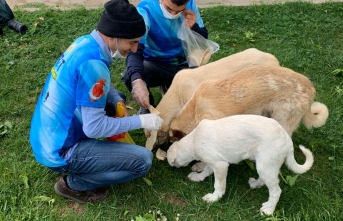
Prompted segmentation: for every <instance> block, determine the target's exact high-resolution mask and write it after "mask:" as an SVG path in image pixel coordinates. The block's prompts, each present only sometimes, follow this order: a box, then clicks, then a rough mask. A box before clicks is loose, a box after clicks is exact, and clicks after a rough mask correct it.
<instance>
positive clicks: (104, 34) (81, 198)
mask: <svg viewBox="0 0 343 221" xmlns="http://www.w3.org/2000/svg"><path fill="white" fill-rule="evenodd" d="M104 7H105V10H104V11H103V12H102V14H101V17H100V21H99V23H98V25H97V29H96V30H93V32H92V33H90V34H88V35H85V36H82V37H80V38H78V39H76V40H75V41H74V43H72V44H71V46H70V47H69V48H68V49H67V50H66V51H65V52H64V53H63V54H62V56H61V57H60V58H59V59H58V61H57V62H56V63H55V65H54V66H53V68H52V69H51V71H50V73H49V75H48V77H47V80H46V83H45V85H44V88H43V91H42V92H41V94H40V96H39V98H38V102H37V106H36V109H35V112H34V114H33V117H32V121H31V131H30V143H31V146H32V149H33V153H34V156H35V158H36V160H37V161H38V162H39V163H41V164H43V165H44V166H46V167H48V168H50V169H51V170H53V171H57V172H60V173H66V174H68V175H67V176H64V177H61V178H60V179H59V180H58V182H57V183H56V184H55V187H54V189H55V192H56V193H57V194H58V195H61V196H63V197H66V198H69V199H72V200H75V201H77V202H80V203H89V202H97V201H100V200H102V199H105V198H106V197H107V196H108V194H109V191H108V189H107V188H106V187H107V186H109V185H111V184H115V183H123V182H128V181H130V180H132V179H135V178H138V177H141V176H144V175H145V174H146V173H147V172H148V171H149V169H150V167H151V164H152V153H151V151H149V150H148V149H146V148H144V147H142V146H137V145H133V144H128V143H120V142H111V141H107V140H98V139H96V138H104V137H110V136H113V135H115V134H120V133H123V132H127V131H130V130H134V129H139V128H146V129H150V130H152V129H153V130H156V129H158V128H159V127H160V126H161V124H162V119H161V118H160V117H159V116H158V115H156V114H149V115H144V116H130V117H129V116H128V114H127V110H125V115H126V116H127V117H123V118H113V117H112V116H107V115H106V113H111V112H113V110H111V108H115V106H116V104H117V102H122V103H123V102H124V101H123V99H122V98H121V97H120V96H119V94H118V92H117V91H116V90H115V89H114V87H113V86H112V85H111V75H110V69H109V68H110V64H111V63H112V62H113V60H112V58H113V57H123V56H125V55H127V54H128V53H129V52H130V51H132V52H136V50H137V46H138V41H139V40H140V39H141V37H142V35H144V33H145V25H144V20H143V18H142V16H141V15H140V14H139V13H138V12H137V10H136V8H135V6H133V5H131V4H129V3H128V1H127V0H112V1H109V2H107V3H105V5H104ZM124 106H125V105H124ZM114 113H115V112H114Z"/></svg>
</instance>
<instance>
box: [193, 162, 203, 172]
mask: <svg viewBox="0 0 343 221" xmlns="http://www.w3.org/2000/svg"><path fill="white" fill-rule="evenodd" d="M205 166H206V163H203V162H197V163H195V164H194V165H193V166H192V171H193V172H198V173H200V172H201V171H203V170H204V168H205Z"/></svg>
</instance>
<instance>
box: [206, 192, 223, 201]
mask: <svg viewBox="0 0 343 221" xmlns="http://www.w3.org/2000/svg"><path fill="white" fill-rule="evenodd" d="M219 198H220V197H219V196H217V195H215V194H212V193H208V194H206V195H205V196H204V197H203V198H202V199H203V200H204V201H206V202H208V203H211V202H215V201H217V200H219Z"/></svg>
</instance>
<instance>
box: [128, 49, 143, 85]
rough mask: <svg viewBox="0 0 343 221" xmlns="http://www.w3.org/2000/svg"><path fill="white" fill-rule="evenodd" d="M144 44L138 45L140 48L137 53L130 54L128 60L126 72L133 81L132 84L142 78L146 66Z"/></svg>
mask: <svg viewBox="0 0 343 221" xmlns="http://www.w3.org/2000/svg"><path fill="white" fill-rule="evenodd" d="M144 48H145V46H144V44H141V43H138V48H137V51H136V53H133V52H130V53H129V54H128V55H127V58H126V71H127V74H128V76H129V78H130V79H131V82H132V81H134V80H136V79H137V78H142V75H143V71H144V66H143V61H144V56H143V51H144Z"/></svg>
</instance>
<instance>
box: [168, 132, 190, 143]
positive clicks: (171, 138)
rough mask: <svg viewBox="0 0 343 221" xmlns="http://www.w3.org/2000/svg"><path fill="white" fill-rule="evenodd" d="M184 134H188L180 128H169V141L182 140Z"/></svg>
mask: <svg viewBox="0 0 343 221" xmlns="http://www.w3.org/2000/svg"><path fill="white" fill-rule="evenodd" d="M184 136H186V134H185V133H183V132H181V131H179V130H169V139H168V140H169V142H172V143H173V142H175V141H179V140H181V139H182V138H183V137H184Z"/></svg>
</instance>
